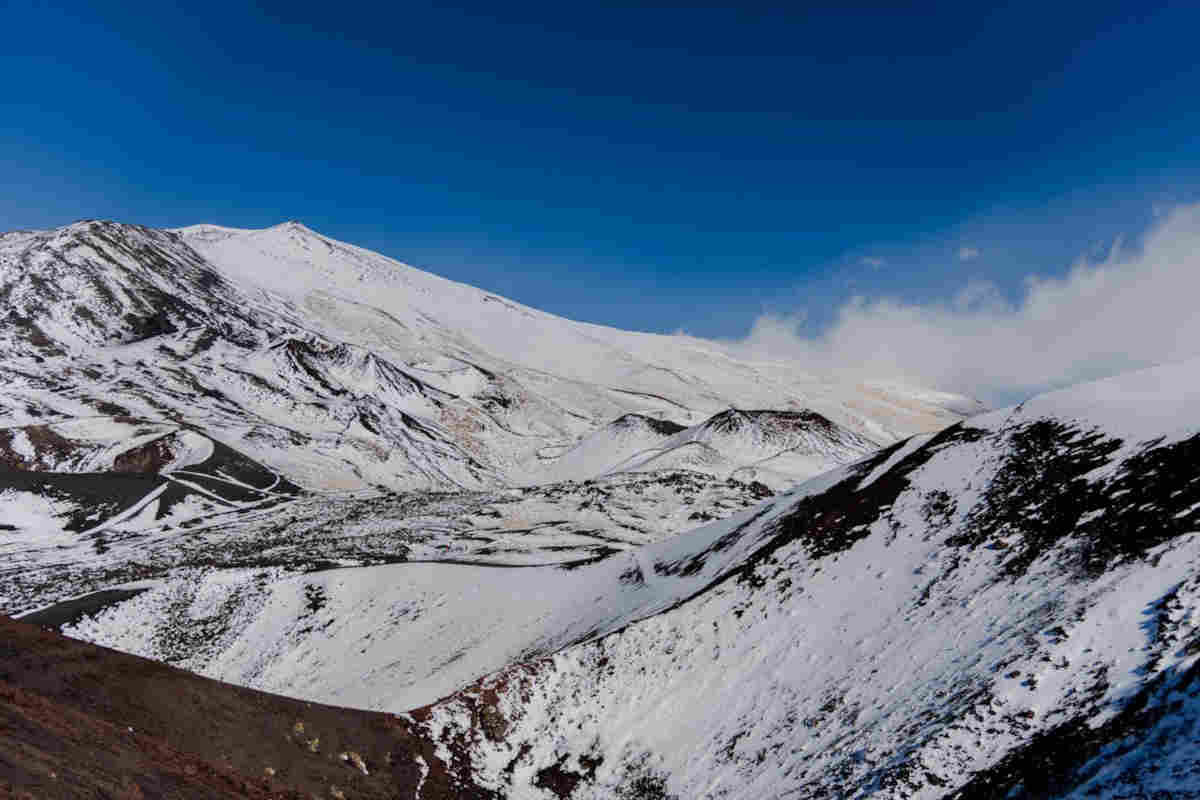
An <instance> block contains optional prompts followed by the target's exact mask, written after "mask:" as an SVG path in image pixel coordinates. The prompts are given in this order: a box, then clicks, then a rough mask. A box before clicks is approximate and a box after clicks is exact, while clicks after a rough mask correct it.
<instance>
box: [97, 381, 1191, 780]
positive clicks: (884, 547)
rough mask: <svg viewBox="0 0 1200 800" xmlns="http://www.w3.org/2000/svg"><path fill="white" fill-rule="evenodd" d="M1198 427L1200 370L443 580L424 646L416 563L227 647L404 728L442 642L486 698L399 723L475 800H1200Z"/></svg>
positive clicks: (471, 695)
mask: <svg viewBox="0 0 1200 800" xmlns="http://www.w3.org/2000/svg"><path fill="white" fill-rule="evenodd" d="M1197 409H1200V362H1194V361H1193V362H1189V363H1184V364H1179V365H1173V366H1168V367H1160V368H1157V369H1153V370H1148V371H1143V372H1139V373H1133V374H1129V375H1125V376H1120V377H1118V378H1114V379H1110V380H1107V381H1101V382H1098V383H1095V384H1089V385H1085V386H1080V387H1075V388H1072V389H1068V390H1064V391H1061V392H1055V393H1052V394H1048V395H1044V396H1041V397H1038V398H1035V399H1033V400H1030V401H1028V402H1027V403H1024V404H1022V405H1020V406H1017V407H1015V408H1011V409H1005V410H1002V411H997V412H992V413H989V414H986V415H983V416H979V417H975V418H972V419H971V420H969V421H968V422H965V423H962V424H958V425H955V426H952V427H951V428H948V429H946V430H944V431H942V432H940V433H938V434H930V435H923V436H918V437H915V438H912V439H909V440H907V441H905V442H902V443H899V444H897V445H894V446H892V447H890V448H888V449H886V450H884V451H882V452H880V453H878V454H876V455H874V456H872V457H870V458H868V459H866V460H864V461H861V462H858V463H856V464H853V465H848V466H844V467H841V468H838V469H836V470H834V471H832V472H830V473H827V474H824V475H822V476H820V477H819V478H816V479H813V480H811V481H809V482H807V483H805V484H804V485H802V486H800V487H798V488H797V489H795V490H793V491H791V492H789V493H786V494H783V495H779V496H777V497H774V498H771V499H769V500H766V501H765V502H763V503H762V504H761V505H759V506H757V507H754V508H751V509H747V510H746V511H744V512H741V513H739V514H735V515H734V516H732V517H730V518H729V519H727V520H724V521H720V522H714V523H712V524H710V525H708V526H705V527H703V528H699V529H697V530H694V531H691V532H689V533H685V534H681V535H679V536H676V537H674V538H671V539H668V540H665V541H662V542H659V543H657V544H649V545H646V546H643V547H640V548H636V549H634V550H630V551H628V552H627V553H621V554H616V555H612V556H609V557H608V558H605V559H603V560H601V561H599V562H598V563H596V564H593V565H590V566H589V565H582V566H578V567H576V568H574V569H565V570H564V569H563V568H562V567H541V568H529V569H525V570H521V571H520V573H519V580H515V581H512V582H504V581H501V582H499V583H495V584H494V583H493V581H491V580H489V581H488V582H487V583H484V582H483V581H481V580H478V579H476V578H472V577H471V576H469V575H467V574H466V573H464V574H463V575H462V576H461V581H462V586H464V587H471V586H476V587H479V589H480V593H479V594H474V593H473V592H472V591H469V590H467V589H464V590H462V591H459V590H454V591H451V592H449V593H447V592H445V591H443V590H442V589H441V588H440V587H442V586H444V585H445V582H444V578H445V577H446V575H447V574H448V573H446V574H443V575H441V576H437V580H436V581H431V582H430V586H429V592H428V596H429V598H430V601H429V602H425V601H422V603H421V605H420V608H419V611H420V615H419V616H420V617H421V620H420V621H419V622H418V621H417V619H416V618H414V617H412V616H409V617H408V618H407V619H406V618H405V615H406V614H407V613H410V612H411V611H413V610H414V609H413V608H412V607H411V606H409V605H407V603H408V601H409V600H410V599H411V598H412V597H414V596H418V595H414V593H413V592H411V591H409V590H406V589H405V588H404V587H403V586H399V585H398V584H397V582H398V581H410V582H412V581H418V580H422V578H420V577H419V576H418V575H417V573H416V572H414V570H417V569H421V568H422V567H421V566H420V565H390V566H384V567H373V568H370V569H372V570H375V573H373V574H371V575H370V576H369V577H368V574H367V573H364V572H362V571H349V572H345V573H343V574H341V575H338V574H337V573H336V572H333V573H319V574H317V575H316V576H314V577H315V580H312V581H309V582H304V581H297V582H295V583H294V584H292V585H290V586H287V587H284V586H280V587H278V588H272V589H271V590H270V592H269V594H270V596H269V597H267V598H265V600H264V601H263V602H262V603H261V604H259V605H258V608H261V609H268V610H269V613H265V614H263V615H261V616H260V617H258V618H257V620H256V621H252V623H251V625H250V627H246V628H241V629H240V630H241V631H254V633H252V635H249V636H247V637H245V638H242V639H241V641H242V642H243V644H242V645H241V647H242V649H241V650H238V648H237V647H234V648H231V649H230V650H229V651H228V652H230V653H237V652H244V653H252V652H258V653H265V654H267V655H268V658H267V660H266V661H265V662H261V663H263V664H264V665H266V666H268V667H270V666H271V664H272V663H273V662H272V659H275V658H276V657H277V656H279V655H281V654H282V655H283V656H284V661H285V662H289V663H291V664H292V665H294V666H295V667H297V669H295V670H294V671H293V672H292V673H291V675H292V678H291V679H292V681H293V683H292V684H291V685H290V686H283V685H281V686H280V688H281V689H282V690H284V691H288V692H290V693H294V694H297V695H300V696H302V697H305V698H306V699H308V700H312V701H323V700H330V699H336V698H337V697H339V696H342V697H346V698H348V699H352V700H354V701H355V702H364V701H365V704H375V705H377V706H378V707H380V708H383V709H385V710H389V711H394V712H402V711H405V708H404V706H406V705H408V706H412V705H416V704H415V703H412V702H411V700H412V699H413V698H415V697H416V696H417V695H418V693H419V691H420V687H416V688H414V687H413V686H408V688H404V689H403V691H400V692H397V691H396V688H397V687H404V686H405V680H406V677H405V676H406V670H409V669H410V667H411V665H413V664H414V663H417V661H418V660H419V659H423V658H425V657H426V656H425V652H424V650H425V648H427V647H429V646H430V645H431V643H435V644H436V643H440V644H437V646H439V647H442V648H444V649H443V650H442V651H441V652H443V653H445V654H446V657H447V658H448V661H447V664H454V665H462V666H455V667H454V669H455V670H457V671H456V672H454V673H453V674H454V675H455V676H456V680H457V681H459V682H460V688H458V689H457V690H456V691H453V692H452V693H450V694H448V695H447V696H445V697H443V698H442V699H435V698H434V697H433V696H431V697H430V698H429V702H428V703H423V704H420V707H419V708H416V709H411V708H410V709H409V710H408V711H407V713H401V714H399V716H398V717H396V718H395V719H397V720H399V723H398V724H403V726H405V727H404V730H405V731H406V732H407V735H411V736H413V737H415V739H416V740H417V741H420V742H433V743H436V745H435V748H434V752H433V753H432V754H431V755H430V754H425V755H422V762H421V763H423V764H425V765H426V766H427V767H428V768H429V774H430V775H434V774H438V775H440V774H442V771H443V770H444V771H446V772H448V773H451V774H452V775H454V776H455V778H454V780H456V781H458V788H457V789H456V790H455V791H459V792H461V793H462V796H468V794H467V793H468V792H481V793H485V794H486V796H493V797H530V798H551V797H558V798H566V797H571V798H586V797H592V798H611V797H625V798H667V797H676V798H691V797H727V798H757V797H784V796H787V797H799V798H808V797H811V798H817V797H860V796H861V797H865V796H870V797H894V798H901V797H903V798H909V797H930V798H932V797H962V798H985V797H986V798H991V797H1010V796H1017V797H1081V798H1082V797H1111V798H1117V797H1173V798H1174V797H1197V796H1200V682H1197V681H1196V678H1197V677H1198V675H1200V666H1197V665H1198V663H1200V628H1198V623H1200V567H1198V565H1200V470H1198V468H1197V464H1200V418H1198V417H1197V411H1196V410H1197ZM438 568H439V569H445V570H451V569H454V567H453V566H452V565H438ZM462 569H477V568H476V567H464V568H462ZM514 574H515V573H514ZM309 586H311V587H312V589H311V591H310V589H309V588H308V587H309ZM488 586H495V587H498V588H493V589H487V588H485V587H488ZM372 587H373V588H372ZM387 587H394V592H395V594H394V596H393V595H389V594H388V591H390V590H389V589H388V588H387ZM149 596H150V595H143V596H140V597H139V599H142V598H145V597H149ZM502 596H507V597H508V600H507V601H504V602H501V599H500V598H501V597H502ZM212 600H213V597H212V596H209V597H205V598H199V597H198V598H194V599H192V600H190V601H189V602H188V603H185V604H184V606H182V607H181V608H184V609H189V610H188V611H186V614H188V615H190V616H191V618H192V619H193V620H194V621H195V622H196V623H197V624H201V623H202V622H203V620H205V619H206V615H210V614H212V613H214V610H215V607H216V605H217V604H215V603H213V602H212ZM136 602H138V600H130V601H126V602H124V603H119V604H117V605H115V606H113V607H111V608H110V609H109V610H107V611H104V612H102V613H100V614H98V615H96V616H93V617H89V618H87V619H85V620H84V621H83V622H81V623H80V625H79V626H77V627H76V628H74V629H73V630H74V631H75V632H76V635H83V636H87V637H88V638H92V639H94V640H96V641H101V642H104V641H111V642H113V643H117V644H121V643H123V642H126V641H131V638H130V623H131V621H132V620H134V619H137V618H139V615H138V614H137V613H134V614H132V615H130V614H125V613H122V609H123V608H124V609H133V608H135V606H134V605H132V604H134V603H136ZM439 608H447V610H446V612H445V614H444V616H438V614H439V612H438V611H437V609H439ZM406 609H407V610H406ZM370 614H376V615H377V616H376V618H374V619H372V618H370V616H369V615H370ZM426 614H432V615H433V617H432V618H429V617H426V616H425V615H426ZM479 614H482V615H483V616H482V617H480V619H479V621H478V624H471V625H466V624H465V622H466V621H469V620H473V619H475V615H479ZM364 615H366V616H364ZM379 615H382V616H379ZM387 615H391V618H392V619H393V624H392V626H391V627H390V628H387V629H386V630H385V629H382V628H381V627H380V626H379V625H378V624H376V623H377V622H378V621H379V619H382V618H383V617H386V616H387ZM181 619H182V617H181ZM381 631H383V635H382V638H383V641H382V642H381V643H373V642H372V640H373V639H374V638H375V637H376V636H380V632H381ZM410 634H411V637H410V636H409V635H410ZM241 636H243V634H242V633H238V634H237V635H236V636H235V639H237V638H238V637H241ZM133 638H136V636H135V637H133ZM264 645H266V646H264ZM256 648H257V649H256ZM354 648H358V649H361V650H364V651H365V652H366V653H371V652H372V648H375V650H374V652H375V653H376V654H377V655H378V657H379V661H377V662H376V664H375V667H374V668H373V669H371V670H369V671H366V672H365V673H361V674H359V675H357V676H356V684H355V687H354V689H353V693H352V694H353V696H351V694H347V692H346V689H345V688H338V687H337V685H336V681H333V682H331V681H330V678H331V677H334V676H336V675H338V674H339V673H340V671H341V670H342V669H343V667H344V665H345V664H346V663H347V661H346V659H347V658H350V659H351V663H353V659H354V658H356V657H355V656H353V655H352V652H353V649H354ZM288 653H291V655H288ZM501 662H503V663H501ZM247 663H252V662H247ZM274 663H276V664H278V663H281V662H274ZM276 674H277V675H279V674H282V673H276ZM437 674H439V675H446V674H448V673H447V672H445V671H444V670H439V671H438V673H437ZM471 674H478V675H481V676H482V677H481V678H479V679H478V680H474V681H469V680H467V676H468V675H471ZM427 688H430V687H429V686H428V685H427ZM430 694H431V695H438V694H441V690H440V689H437V688H436V687H433V690H432V691H430ZM393 703H394V704H393ZM245 713H246V714H247V715H248V717H249V718H251V719H253V718H254V715H255V713H256V712H255V710H254V708H253V706H252V705H250V704H247V705H246V706H245ZM420 746H421V745H417V744H414V745H413V747H414V748H416V747H420ZM414 759H415V757H414ZM407 791H408V790H407V789H398V790H397V793H398V794H400V796H407V795H406V794H405V792H407ZM420 796H426V795H425V794H423V793H422V794H421V795H420ZM429 796H433V795H429Z"/></svg>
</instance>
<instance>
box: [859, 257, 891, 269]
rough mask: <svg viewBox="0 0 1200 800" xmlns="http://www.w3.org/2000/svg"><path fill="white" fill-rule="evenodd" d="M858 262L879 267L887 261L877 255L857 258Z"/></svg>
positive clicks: (866, 265) (875, 267) (874, 267)
mask: <svg viewBox="0 0 1200 800" xmlns="http://www.w3.org/2000/svg"><path fill="white" fill-rule="evenodd" d="M858 263H860V264H862V265H863V266H864V267H871V268H873V269H879V268H880V267H882V266H883V265H884V264H886V263H887V262H886V261H884V260H883V259H882V258H879V257H877V256H863V257H862V258H860V259H859V260H858Z"/></svg>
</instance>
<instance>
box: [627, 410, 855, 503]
mask: <svg viewBox="0 0 1200 800" xmlns="http://www.w3.org/2000/svg"><path fill="white" fill-rule="evenodd" d="M876 449H878V444H876V443H875V442H872V441H870V440H869V439H866V438H864V437H862V436H859V435H858V434H855V433H853V432H851V431H849V430H846V429H845V428H842V427H841V426H839V425H836V424H834V423H833V422H831V421H829V420H828V419H826V418H825V417H823V416H821V415H820V414H817V413H815V412H812V411H766V410H759V411H742V410H739V409H735V408H731V409H729V410H727V411H723V412H721V413H720V414H716V415H714V416H712V417H710V418H709V419H707V420H705V421H704V422H702V423H701V424H699V425H695V426H693V427H691V428H688V429H686V430H682V431H679V432H677V433H675V434H674V435H672V436H670V437H667V438H665V439H663V440H662V441H661V442H659V443H657V444H656V445H654V446H652V447H649V448H646V449H645V450H642V451H640V452H638V453H635V454H633V455H632V456H630V457H629V458H627V459H626V460H624V461H623V462H620V463H618V464H616V465H615V466H613V467H612V468H611V471H613V472H640V471H645V470H651V469H664V468H690V469H696V470H698V471H701V472H706V473H709V474H712V475H715V476H717V477H731V476H732V477H737V478H740V479H742V480H757V481H761V482H762V483H765V484H766V485H768V486H771V487H773V488H787V487H790V486H794V485H795V484H797V483H799V482H801V481H803V480H806V479H808V478H811V477H813V476H815V475H819V474H821V473H822V472H826V471H828V470H830V469H832V468H833V467H835V466H838V465H840V464H848V463H850V462H852V461H857V460H858V459H860V458H862V457H863V456H864V455H866V454H867V453H870V452H871V451H873V450H876Z"/></svg>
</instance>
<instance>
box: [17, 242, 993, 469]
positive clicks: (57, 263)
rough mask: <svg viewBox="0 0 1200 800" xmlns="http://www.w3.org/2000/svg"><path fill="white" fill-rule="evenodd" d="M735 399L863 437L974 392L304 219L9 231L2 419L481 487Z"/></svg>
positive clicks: (930, 415)
mask: <svg viewBox="0 0 1200 800" xmlns="http://www.w3.org/2000/svg"><path fill="white" fill-rule="evenodd" d="M731 406H742V407H745V406H751V407H753V408H763V409H782V410H787V411H796V412H799V411H802V410H807V409H811V410H812V411H813V412H815V413H819V414H821V415H823V416H824V417H825V418H827V419H829V420H830V421H831V422H833V423H835V424H836V425H838V426H840V427H841V428H843V429H845V430H846V431H848V432H850V433H852V434H854V435H855V436H862V437H865V438H864V442H865V447H866V449H868V450H869V449H874V448H875V447H876V446H877V444H886V443H890V442H893V441H896V440H897V439H899V438H902V437H903V436H907V435H909V434H912V433H918V432H923V431H929V430H936V429H938V428H941V427H944V426H945V425H948V424H951V423H952V422H955V421H957V420H958V419H961V418H962V416H963V414H964V412H965V411H967V410H969V409H972V408H975V407H976V404H973V403H972V402H970V401H968V400H967V399H965V398H961V397H957V396H954V395H946V394H939V393H933V392H928V391H923V390H918V389H914V388H911V387H910V388H904V387H898V386H891V385H883V384H876V383H865V382H861V381H858V380H856V379H847V378H840V377H838V376H834V375H814V374H809V373H806V372H804V371H803V370H801V369H799V368H798V367H797V365H795V364H791V363H788V362H783V361H778V362H772V361H764V360H755V359H750V358H748V357H747V356H746V354H745V353H739V352H735V351H734V350H732V349H730V348H728V347H724V346H722V345H720V344H717V343H714V342H705V341H702V340H698V339H692V338H688V337H685V336H662V335H654V334H646V333H633V332H629V331H620V330H616V329H612V328H604V327H601V326H597V325H588V324H584V323H579V322H574V321H571V320H567V319H563V318H561V317H556V316H554V315H551V314H547V313H545V312H542V311H538V310H536V309H532V308H528V307H526V306H522V305H520V304H519V303H516V302H514V301H511V300H507V299H505V298H502V297H498V296H496V295H493V294H490V293H488V292H485V291H483V290H480V289H476V288H473V287H470V286H465V285H463V284H458V283H454V282H453V281H449V280H446V279H444V278H440V277H438V276H436V275H432V274H430V273H427V272H422V271H421V270H418V269H414V268H413V267H410V266H407V265H405V264H402V263H400V262H397V261H394V260H392V259H388V258H385V257H383V256H381V255H379V254H377V253H372V252H369V251H367V250H363V249H361V248H357V247H353V246H351V245H347V244H343V243H341V242H337V241H334V240H332V239H329V238H327V237H324V236H321V235H320V234H318V233H316V232H314V231H311V230H309V229H308V228H305V227H304V226H303V225H299V224H297V223H286V224H283V225H278V226H275V227H272V228H268V229H265V230H260V231H246V230H231V229H227V228H218V227H215V226H197V227H194V228H188V229H183V230H178V231H167V230H156V229H153V228H146V227H142V226H136V225H125V224H119V223H115V222H106V221H98V220H87V221H82V222H78V223H75V224H72V225H69V226H66V227H63V228H60V229H57V230H51V231H33V232H13V233H5V234H0V426H3V427H10V426H37V425H44V424H47V423H60V422H71V421H73V420H76V419H83V418H92V417H98V416H105V417H110V418H112V417H130V418H137V419H143V420H155V421H158V422H162V423H169V424H183V425H186V426H188V427H190V428H191V429H193V430H196V431H199V432H200V433H202V434H204V435H205V436H208V437H209V438H211V439H213V440H217V441H220V442H223V443H224V444H226V445H228V446H229V447H230V448H232V449H234V450H236V451H238V452H240V453H244V454H245V455H246V456H247V457H249V458H251V459H253V460H255V461H256V462H258V463H260V464H263V465H266V466H267V467H269V468H271V469H273V470H275V471H276V472H279V473H281V474H284V475H286V476H287V477H288V479H289V480H290V481H292V482H293V483H295V484H296V485H298V486H301V487H303V488H305V489H310V490H313V491H325V492H333V491H358V490H366V489H385V490H391V491H448V490H487V489H494V488H497V487H508V486H525V485H532V484H535V483H549V482H558V481H562V480H567V479H572V480H586V479H590V478H595V477H599V475H600V472H599V470H600V469H602V468H608V467H611V466H612V465H613V463H615V461H616V460H619V458H620V457H623V456H624V455H625V454H624V452H623V451H622V447H623V446H624V442H625V438H624V437H623V436H619V435H617V434H616V432H610V433H613V435H612V436H611V437H610V438H611V441H608V442H607V443H605V442H594V443H593V444H599V445H600V447H599V449H600V451H602V452H611V453H617V454H618V456H617V457H615V458H614V459H612V460H609V459H607V458H602V459H600V462H598V463H597V466H596V469H597V470H598V471H597V472H593V473H591V474H588V473H587V470H586V469H585V470H583V471H580V469H579V468H578V467H579V464H571V463H568V464H566V465H565V468H564V469H563V470H561V472H562V473H563V474H561V475H558V476H555V475H552V474H550V475H548V468H553V467H554V466H555V464H554V462H555V460H556V458H557V457H558V456H560V455H562V454H563V453H564V452H566V451H568V450H570V449H571V448H572V447H573V446H575V445H576V444H577V443H579V442H580V440H581V439H582V438H584V437H587V436H588V435H589V434H593V433H595V432H597V431H601V430H603V429H604V427H605V426H606V425H607V424H608V423H610V422H611V421H613V420H617V419H620V418H622V417H624V416H626V415H630V414H632V415H636V416H638V417H642V418H645V419H649V420H652V422H650V423H649V424H650V425H651V427H657V428H658V429H664V426H665V428H666V429H675V428H678V427H680V426H683V427H686V426H692V425H696V424H698V423H700V422H702V421H703V420H705V419H707V418H709V417H711V416H712V415H714V414H718V413H720V412H723V411H725V410H726V409H728V408H730V407H731ZM0 444H2V442H0ZM818 444H819V443H818ZM820 449H821V448H820V447H819V448H818V450H820ZM835 449H836V448H834V449H830V448H825V450H828V452H829V453H831V454H833V455H835V456H836V457H834V458H832V459H827V458H820V457H818V458H817V459H816V460H815V461H814V462H813V463H804V464H802V465H800V466H801V467H802V469H801V472H800V473H799V474H794V475H792V476H791V477H792V478H797V479H799V478H807V477H811V476H812V475H814V474H816V473H817V472H820V471H823V470H824V469H826V468H828V467H832V466H837V465H838V464H839V463H842V461H841V460H839V459H842V460H844V456H845V455H846V454H844V453H841V452H840V451H838V452H835ZM813 452H817V451H813ZM863 453H864V450H862V449H860V450H858V451H857V452H854V453H853V454H851V455H852V456H853V457H854V458H857V457H858V456H860V455H862V454H863ZM0 466H2V464H0ZM585 466H586V465H585ZM793 466H795V465H793ZM549 471H550V472H553V469H549ZM720 477H721V478H722V479H724V478H727V477H729V475H728V474H722V475H721V476H720ZM749 480H753V479H752V478H751V479H747V482H749Z"/></svg>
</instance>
